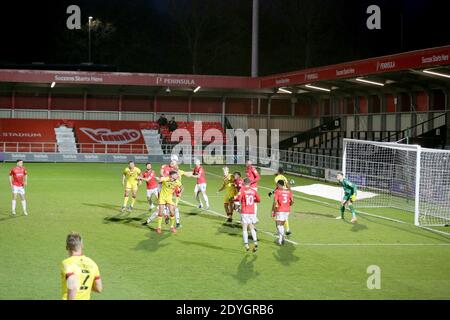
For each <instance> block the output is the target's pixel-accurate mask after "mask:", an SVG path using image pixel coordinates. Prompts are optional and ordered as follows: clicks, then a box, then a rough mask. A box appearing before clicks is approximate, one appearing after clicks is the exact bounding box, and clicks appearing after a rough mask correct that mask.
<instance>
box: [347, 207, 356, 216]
mask: <svg viewBox="0 0 450 320" xmlns="http://www.w3.org/2000/svg"><path fill="white" fill-rule="evenodd" d="M348 208H349V209H350V212H351V213H352V216H353V218H356V211H355V208H354V207H353V205H352V204H351V205H349V206H348Z"/></svg>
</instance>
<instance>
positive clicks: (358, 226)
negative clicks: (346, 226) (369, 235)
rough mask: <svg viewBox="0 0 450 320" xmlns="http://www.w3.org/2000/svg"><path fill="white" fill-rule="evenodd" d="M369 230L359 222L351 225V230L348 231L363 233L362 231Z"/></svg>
mask: <svg viewBox="0 0 450 320" xmlns="http://www.w3.org/2000/svg"><path fill="white" fill-rule="evenodd" d="M368 229H369V228H367V226H366V225H365V224H361V223H359V222H357V223H353V224H352V228H351V229H350V230H351V231H353V232H360V231H364V230H368Z"/></svg>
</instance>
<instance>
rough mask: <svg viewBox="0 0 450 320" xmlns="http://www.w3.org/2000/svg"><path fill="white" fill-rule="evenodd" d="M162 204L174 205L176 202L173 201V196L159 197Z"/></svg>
mask: <svg viewBox="0 0 450 320" xmlns="http://www.w3.org/2000/svg"><path fill="white" fill-rule="evenodd" d="M158 203H159V204H160V205H166V204H167V205H171V206H173V205H175V204H174V202H173V198H172V197H161V196H160V197H159V202H158Z"/></svg>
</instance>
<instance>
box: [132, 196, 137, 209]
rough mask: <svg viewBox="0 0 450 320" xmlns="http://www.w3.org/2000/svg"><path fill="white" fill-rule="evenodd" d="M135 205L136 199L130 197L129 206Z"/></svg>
mask: <svg viewBox="0 0 450 320" xmlns="http://www.w3.org/2000/svg"><path fill="white" fill-rule="evenodd" d="M135 203H136V198H135V197H132V198H131V206H132V207H134V204H135Z"/></svg>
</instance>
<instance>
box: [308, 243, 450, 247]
mask: <svg viewBox="0 0 450 320" xmlns="http://www.w3.org/2000/svg"><path fill="white" fill-rule="evenodd" d="M300 246H306V247H308V246H309V247H449V246H450V243H300Z"/></svg>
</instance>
